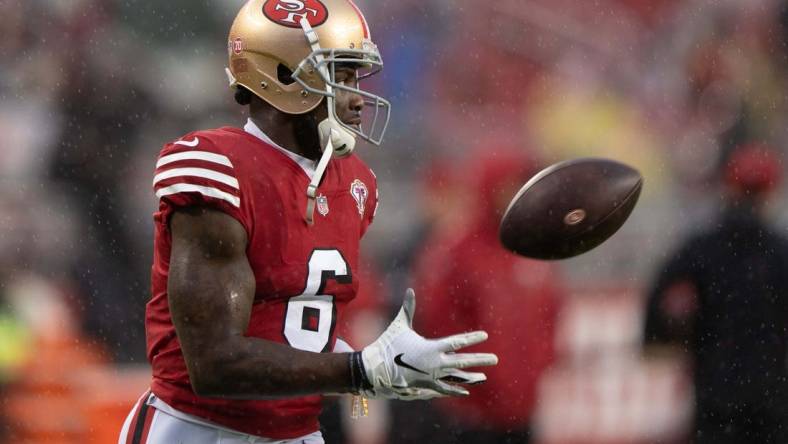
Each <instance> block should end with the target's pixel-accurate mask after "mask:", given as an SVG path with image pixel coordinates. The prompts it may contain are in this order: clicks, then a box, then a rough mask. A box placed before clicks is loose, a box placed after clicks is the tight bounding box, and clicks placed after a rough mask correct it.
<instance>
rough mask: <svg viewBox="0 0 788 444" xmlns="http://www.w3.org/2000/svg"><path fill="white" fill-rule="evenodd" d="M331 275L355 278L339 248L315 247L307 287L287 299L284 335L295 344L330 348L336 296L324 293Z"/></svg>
mask: <svg viewBox="0 0 788 444" xmlns="http://www.w3.org/2000/svg"><path fill="white" fill-rule="evenodd" d="M329 279H334V280H335V281H337V282H339V283H342V284H349V283H350V282H352V277H351V274H350V266H349V265H348V263H347V261H346V260H345V258H343V257H342V253H340V252H339V250H335V249H316V250H313V251H312V255H311V256H310V257H309V275H308V276H307V278H306V288H304V292H303V293H302V294H301V295H299V296H294V297H292V298H290V300H289V301H288V303H287V312H286V313H285V328H284V335H285V338H286V339H287V342H288V343H289V344H290V346H291V347H293V348H297V349H299V350H306V351H311V352H326V351H328V340H329V338H331V333H332V331H333V330H334V324H335V323H336V320H335V317H336V309H335V307H334V296H331V295H324V294H321V293H322V292H323V289H324V288H325V286H326V282H327V281H328V280H329Z"/></svg>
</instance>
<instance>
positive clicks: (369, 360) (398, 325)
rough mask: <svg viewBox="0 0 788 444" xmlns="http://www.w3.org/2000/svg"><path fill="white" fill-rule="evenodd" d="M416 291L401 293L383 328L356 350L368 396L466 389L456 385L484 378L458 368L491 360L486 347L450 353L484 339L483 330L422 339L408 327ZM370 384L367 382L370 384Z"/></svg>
mask: <svg viewBox="0 0 788 444" xmlns="http://www.w3.org/2000/svg"><path fill="white" fill-rule="evenodd" d="M415 308H416V294H415V293H414V292H413V290H412V289H408V291H407V292H406V293H405V300H404V302H403V303H402V308H401V309H400V311H399V313H398V314H397V317H396V318H394V321H392V323H391V324H390V325H389V327H388V328H387V329H386V331H385V332H383V334H382V335H381V336H380V337H379V338H378V339H377V340H376V341H375V342H373V343H372V344H370V345H369V346H367V347H366V348H364V350H362V351H361V354H360V360H361V362H362V363H363V371H364V376H365V383H366V384H365V385H366V387H365V389H364V390H363V391H364V394H365V395H366V396H368V397H386V398H397V399H405V400H412V399H429V398H434V397H438V396H448V395H468V391H467V390H466V389H464V388H462V387H460V386H458V385H454V384H450V383H461V384H477V383H481V382H484V381H486V380H487V377H486V376H485V375H484V373H470V372H465V371H462V370H459V369H462V368H466V367H479V366H488V365H496V364H497V363H498V357H497V356H495V355H494V354H490V353H454V352H455V351H457V350H459V349H461V348H464V347H468V346H471V345H474V344H478V343H480V342H484V341H485V340H487V333H486V332H483V331H475V332H470V333H462V334H458V335H454V336H449V337H445V338H440V339H426V338H424V337H422V336H421V335H419V334H418V333H416V332H415V331H413V314H414V311H415ZM370 386H371V387H370Z"/></svg>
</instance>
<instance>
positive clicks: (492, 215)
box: [415, 143, 559, 444]
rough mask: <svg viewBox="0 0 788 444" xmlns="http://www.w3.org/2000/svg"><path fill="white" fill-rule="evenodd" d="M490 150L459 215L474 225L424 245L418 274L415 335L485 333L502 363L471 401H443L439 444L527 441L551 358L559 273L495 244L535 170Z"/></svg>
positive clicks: (475, 166)
mask: <svg viewBox="0 0 788 444" xmlns="http://www.w3.org/2000/svg"><path fill="white" fill-rule="evenodd" d="M491 146H492V147H491V148H489V150H487V151H481V152H479V153H478V154H477V156H474V157H473V158H472V160H471V167H470V168H469V170H468V171H467V173H466V174H465V175H464V177H468V178H472V180H471V181H470V185H471V186H470V187H469V188H468V189H466V190H465V191H466V192H470V193H473V197H474V198H475V199H474V200H473V201H471V202H468V203H467V205H466V206H464V207H462V208H461V209H460V211H465V212H468V213H469V215H470V216H471V218H470V219H471V222H470V224H469V225H468V226H467V228H466V229H465V230H463V231H462V232H460V233H457V234H456V237H455V238H454V239H446V238H445V236H443V235H442V233H440V232H438V233H435V234H434V236H435V237H434V239H437V240H438V242H437V244H436V243H434V242H431V241H428V242H427V243H426V244H425V245H424V254H423V255H422V256H421V258H420V261H419V263H418V265H417V269H416V271H415V273H416V279H415V281H416V285H415V288H416V289H417V294H419V295H420V297H419V299H418V301H419V308H418V312H417V313H419V314H418V315H417V319H416V321H417V326H416V329H417V330H418V331H420V332H421V333H422V334H424V335H425V336H428V337H429V336H433V337H440V336H445V335H447V334H449V333H450V330H452V329H454V330H456V329H458V328H459V329H461V330H465V331H471V330H486V331H487V332H488V333H489V334H490V339H489V340H488V341H487V342H486V343H485V350H492V352H493V353H496V354H497V355H498V357H499V358H500V360H501V363H502V365H500V366H498V367H496V368H494V369H491V370H489V371H487V378H488V380H487V382H486V383H484V384H482V385H480V386H478V387H476V388H474V391H473V393H472V395H471V396H470V397H468V398H462V399H451V400H441V401H437V402H436V407H437V408H438V409H439V410H440V411H441V412H442V414H443V415H444V421H445V422H446V423H447V424H448V426H447V427H445V428H442V432H443V433H439V434H436V435H435V436H431V437H430V439H431V441H432V442H435V443H440V442H445V443H455V442H456V443H470V442H473V443H479V444H484V443H524V442H528V441H529V439H530V435H531V431H530V429H529V423H530V419H531V415H532V413H533V411H534V406H535V402H536V384H537V381H538V379H539V377H540V375H541V374H542V372H543V370H544V369H545V368H546V367H548V366H549V365H550V363H551V362H552V360H553V354H554V353H553V343H554V328H555V320H556V316H557V313H558V308H559V290H558V288H557V287H558V285H557V280H556V279H557V276H556V270H555V268H554V267H553V265H552V264H550V263H547V262H537V261H529V260H525V259H522V258H520V257H518V256H515V255H514V254H511V253H508V252H506V251H505V250H504V249H503V248H502V247H501V246H500V244H499V242H498V239H497V237H498V224H499V222H500V218H501V216H502V214H503V211H504V210H505V209H506V205H507V204H508V203H509V200H510V199H511V198H512V196H514V194H515V192H516V191H517V189H518V188H519V187H520V186H522V184H523V183H524V182H525V180H526V179H527V178H528V177H529V176H530V175H532V174H533V173H535V172H536V164H535V162H534V161H533V160H532V159H529V158H528V157H526V156H524V155H523V154H522V153H518V152H517V151H514V150H507V149H501V148H497V147H496V145H495V144H494V143H493V144H491ZM441 246H443V247H444V248H441ZM445 246H448V247H447V248H446V247H445ZM427 326H430V328H427Z"/></svg>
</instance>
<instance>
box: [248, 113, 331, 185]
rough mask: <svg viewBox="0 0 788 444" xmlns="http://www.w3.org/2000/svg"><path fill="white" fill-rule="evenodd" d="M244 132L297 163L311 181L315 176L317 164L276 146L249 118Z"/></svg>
mask: <svg viewBox="0 0 788 444" xmlns="http://www.w3.org/2000/svg"><path fill="white" fill-rule="evenodd" d="M244 131H246V132H247V133H249V134H251V135H253V136H255V137H257V138H258V139H260V140H262V141H263V142H265V143H266V144H268V145H271V146H272V147H274V148H276V149H278V150H279V151H281V152H282V153H283V154H284V155H286V156H287V157H289V158H291V159H293V161H294V162H295V163H297V164H298V166H300V167H301V169H302V170H304V173H306V175H307V176H309V178H310V179H312V176H314V175H315V167H316V164H317V162H315V161H314V160H311V159H307V158H306V157H303V156H299V155H298V154H296V153H294V152H292V151H289V150H287V149H285V148H282V147H281V146H279V145H277V144H276V142H274V141H273V140H271V138H270V137H268V135H267V134H266V133H264V132H263V130H261V129H260V127H259V126H257V124H255V123H254V122H253V121H252V119H251V118H250V119H247V120H246V125H244Z"/></svg>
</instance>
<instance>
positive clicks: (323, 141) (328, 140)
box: [301, 18, 356, 225]
mask: <svg viewBox="0 0 788 444" xmlns="http://www.w3.org/2000/svg"><path fill="white" fill-rule="evenodd" d="M301 27H302V28H303V29H304V34H305V35H306V38H307V40H308V41H309V44H310V46H311V47H312V51H315V52H317V51H320V41H319V39H318V37H317V33H315V31H314V29H312V26H311V25H310V24H309V21H307V20H306V19H305V18H302V19H301ZM316 61H317V62H318V64H319V66H318V68H317V69H320V70H321V71H322V73H323V77H324V78H326V79H330V78H331V77H330V75H329V73H328V68H327V67H326V66H325V65H324V64H322V63H321V62H322V61H323V56H322V55H321V54H320V53H319V52H318V55H317V56H316ZM326 92H327V95H326V106H327V108H328V117H327V118H326V119H325V120H323V121H322V122H320V124H319V125H318V132H319V134H320V145H321V146H322V147H323V155H322V156H321V157H320V161H319V162H318V164H317V168H316V169H315V174H314V175H313V176H312V180H311V181H310V182H309V186H308V187H307V189H306V199H307V202H306V214H305V215H304V219H305V220H306V223H307V224H308V225H313V224H314V223H315V204H316V201H317V187H318V186H319V185H320V181H321V180H322V179H323V175H324V174H325V172H326V168H327V167H328V161H329V160H331V157H332V156H336V157H345V156H347V155H349V154H350V153H352V152H353V149H354V148H355V146H356V136H355V134H353V133H352V132H350V131H348V130H347V129H345V128H343V127H342V125H340V124H339V122H337V120H336V119H337V118H336V107H335V105H334V100H335V98H334V97H335V96H334V91H333V88H332V87H331V85H330V84H328V83H327V84H326Z"/></svg>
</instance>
